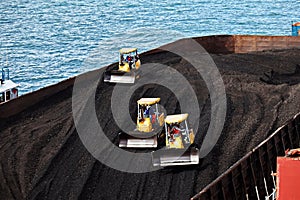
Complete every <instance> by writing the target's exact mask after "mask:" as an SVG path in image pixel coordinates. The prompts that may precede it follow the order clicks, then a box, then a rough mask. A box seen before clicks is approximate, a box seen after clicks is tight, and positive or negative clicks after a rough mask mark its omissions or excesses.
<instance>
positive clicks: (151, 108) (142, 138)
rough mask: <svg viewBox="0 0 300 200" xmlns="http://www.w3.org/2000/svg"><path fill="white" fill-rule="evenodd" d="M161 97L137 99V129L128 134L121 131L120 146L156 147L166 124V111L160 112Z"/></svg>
mask: <svg viewBox="0 0 300 200" xmlns="http://www.w3.org/2000/svg"><path fill="white" fill-rule="evenodd" d="M159 102H160V98H141V99H139V100H138V101H137V104H138V109H137V110H138V112H137V121H136V124H137V125H136V129H135V130H133V131H130V132H129V133H128V134H127V133H124V132H121V133H119V147H123V148H156V147H157V146H158V142H157V138H158V137H159V135H160V133H161V129H162V127H163V125H164V113H160V110H159V106H158V103H159Z"/></svg>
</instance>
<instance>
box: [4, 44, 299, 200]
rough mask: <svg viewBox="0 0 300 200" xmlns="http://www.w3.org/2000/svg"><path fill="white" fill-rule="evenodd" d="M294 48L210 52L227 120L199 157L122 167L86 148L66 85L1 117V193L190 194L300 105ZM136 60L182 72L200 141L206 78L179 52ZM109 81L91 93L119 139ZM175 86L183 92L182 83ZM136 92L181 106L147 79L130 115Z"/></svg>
mask: <svg viewBox="0 0 300 200" xmlns="http://www.w3.org/2000/svg"><path fill="white" fill-rule="evenodd" d="M299 55H300V49H289V50H276V51H264V52H256V53H247V54H227V55H222V54H211V56H212V58H213V60H214V62H215V63H216V65H217V67H218V69H219V71H220V73H221V75H222V78H223V81H224V84H225V88H226V95H227V115H226V122H225V125H224V129H223V131H222V134H221V136H220V138H219V140H218V142H217V144H216V146H215V147H214V149H213V150H212V151H211V152H210V153H209V154H208V155H207V156H206V157H205V158H204V159H202V160H201V163H200V164H199V165H194V166H186V167H169V168H166V169H161V170H158V171H154V172H148V173H139V174H136V173H126V172H120V171H118V170H115V169H112V168H109V167H107V166H106V165H104V164H102V163H101V162H99V161H97V160H96V159H95V158H94V157H93V156H92V155H91V154H90V153H89V152H88V151H87V149H86V148H85V146H84V145H83V144H82V141H81V140H80V138H79V136H78V133H77V130H76V128H75V125H74V119H73V114H72V91H73V88H72V87H69V88H68V89H66V90H64V91H61V92H59V93H57V94H55V95H53V96H51V98H48V99H47V100H45V101H42V102H40V103H38V104H37V105H34V106H32V107H30V108H28V109H26V110H25V111H23V112H22V113H20V114H18V115H17V116H12V117H10V118H8V119H4V120H2V121H1V122H0V127H1V128H0V158H1V161H0V180H1V181H0V196H1V199H76V198H79V199H189V198H191V197H192V196H193V195H195V194H196V193H198V192H199V191H200V190H201V189H202V188H203V187H205V186H206V185H207V184H209V183H210V182H211V181H213V180H214V179H215V178H217V177H218V176H219V175H220V174H222V173H223V172H224V171H225V170H226V169H228V168H229V167H230V166H231V165H232V164H233V163H235V162H236V161H237V160H238V159H240V158H241V157H242V156H243V155H245V154H246V153H247V152H249V151H250V150H251V149H252V148H253V147H255V146H256V145H258V144H259V143H260V142H261V141H263V140H264V139H265V138H266V137H267V136H268V135H269V134H270V133H271V132H272V131H274V130H275V129H276V128H277V127H279V126H280V125H282V124H283V123H284V122H285V121H286V120H288V119H289V118H291V117H292V116H293V115H294V114H296V113H298V112H299V111H300V103H299V102H300V84H299V82H300V79H299V75H298V73H295V70H296V67H297V65H299V64H300V56H299ZM141 60H142V61H143V64H146V63H150V62H152V63H153V62H155V63H161V64H164V65H167V66H170V67H172V68H174V69H176V70H179V71H180V73H182V74H183V75H184V76H185V77H188V80H189V82H190V83H191V85H192V87H193V89H194V90H195V92H196V94H197V97H198V100H199V102H200V108H201V116H200V119H199V126H200V128H199V130H198V132H199V133H200V134H197V137H196V142H197V144H198V145H199V146H201V141H202V140H203V137H204V136H205V131H206V130H207V128H208V126H209V123H210V115H211V113H210V110H211V109H210V108H211V105H210V97H209V93H208V90H207V88H206V85H205V82H203V80H202V79H201V78H199V75H195V71H193V70H191V68H190V67H188V63H187V61H185V60H184V59H183V58H181V57H179V56H178V55H175V54H172V53H169V52H156V53H153V54H145V55H142V56H141ZM270 71H274V72H275V73H273V75H272V76H271V78H270V79H271V81H270V80H268V79H264V80H267V81H262V80H261V78H262V77H264V76H265V75H264V73H266V74H268V73H269V72H270ZM97 72H98V73H102V72H103V70H99V71H97ZM93 73H95V72H93ZM289 80H293V81H292V82H290V81H289ZM83 87H84V86H83ZM113 88H114V85H108V84H103V83H101V81H100V82H99V85H98V87H97V90H96V95H95V96H94V97H92V98H94V100H95V102H96V103H95V108H96V111H97V112H96V113H97V118H98V120H99V124H101V126H102V127H103V130H104V131H105V134H106V135H107V137H108V138H109V139H110V140H111V141H112V142H114V143H115V144H116V145H117V141H118V134H117V133H118V132H119V128H118V126H117V125H116V124H115V122H114V119H113V115H112V112H111V101H110V98H111V95H112V90H113ZM86 89H88V88H86ZM83 93H84V91H83ZM178 93H179V94H181V93H182V94H183V95H184V88H182V89H180V88H179V90H178ZM140 97H161V104H162V105H163V106H164V108H165V109H166V111H167V113H168V114H172V113H178V112H180V111H181V108H180V106H179V104H178V101H177V98H176V97H175V96H174V94H173V93H172V92H171V91H170V90H168V89H167V88H165V87H163V86H160V85H157V84H147V85H145V86H143V87H140V88H139V89H138V90H136V92H135V93H134V94H133V96H132V103H131V104H130V105H129V107H130V110H131V114H132V118H133V119H134V118H135V109H136V105H135V104H136V103H135V101H136V100H137V99H138V98H140ZM87 98H91V97H87ZM83 109H84V108H83ZM95 131H97V130H95Z"/></svg>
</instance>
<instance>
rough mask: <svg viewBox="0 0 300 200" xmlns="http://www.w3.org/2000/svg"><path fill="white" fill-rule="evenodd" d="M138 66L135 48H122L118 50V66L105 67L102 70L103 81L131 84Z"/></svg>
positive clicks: (139, 64) (139, 62)
mask: <svg viewBox="0 0 300 200" xmlns="http://www.w3.org/2000/svg"><path fill="white" fill-rule="evenodd" d="M140 66H141V60H140V58H139V55H138V51H137V48H122V49H120V50H119V65H118V68H117V69H115V68H113V69H107V70H106V71H105V72H104V82H109V83H129V84H133V83H135V79H136V77H137V76H138V74H137V73H138V69H139V68H140Z"/></svg>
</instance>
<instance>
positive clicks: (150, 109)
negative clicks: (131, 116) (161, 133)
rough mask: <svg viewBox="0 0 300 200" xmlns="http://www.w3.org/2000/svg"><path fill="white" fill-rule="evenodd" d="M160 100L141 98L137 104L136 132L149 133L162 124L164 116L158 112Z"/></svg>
mask: <svg viewBox="0 0 300 200" xmlns="http://www.w3.org/2000/svg"><path fill="white" fill-rule="evenodd" d="M159 102H160V98H141V99H140V100H138V101H137V103H138V117H137V130H138V131H141V132H151V131H153V128H155V127H160V126H162V125H163V123H164V114H163V113H160V112H159V109H158V103H159Z"/></svg>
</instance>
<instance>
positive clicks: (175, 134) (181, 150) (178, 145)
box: [152, 114, 199, 167]
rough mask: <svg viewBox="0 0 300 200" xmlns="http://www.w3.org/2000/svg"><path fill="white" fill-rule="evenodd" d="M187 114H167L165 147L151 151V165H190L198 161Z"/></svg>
mask: <svg viewBox="0 0 300 200" xmlns="http://www.w3.org/2000/svg"><path fill="white" fill-rule="evenodd" d="M187 118H188V114H176V115H168V116H167V117H166V118H165V147H164V148H163V149H160V150H158V151H154V152H152V163H153V166H160V167H165V166H174V165H191V164H198V163H199V150H198V149H197V148H196V147H195V144H194V139H195V135H194V132H193V129H189V128H188V123H187Z"/></svg>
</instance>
